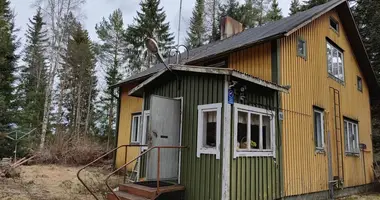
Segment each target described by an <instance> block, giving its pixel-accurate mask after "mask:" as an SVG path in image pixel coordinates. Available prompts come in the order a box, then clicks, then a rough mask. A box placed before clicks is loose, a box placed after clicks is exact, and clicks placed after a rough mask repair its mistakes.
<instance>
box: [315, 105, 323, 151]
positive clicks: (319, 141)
mask: <svg viewBox="0 0 380 200" xmlns="http://www.w3.org/2000/svg"><path fill="white" fill-rule="evenodd" d="M314 140H315V148H316V149H317V150H324V148H325V138H324V114H323V110H321V109H318V108H314Z"/></svg>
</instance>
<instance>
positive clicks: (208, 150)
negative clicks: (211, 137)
mask: <svg viewBox="0 0 380 200" xmlns="http://www.w3.org/2000/svg"><path fill="white" fill-rule="evenodd" d="M202 154H204V155H216V159H219V156H218V151H217V150H216V147H215V148H200V149H199V150H198V153H197V157H198V158H200V157H201V155H202Z"/></svg>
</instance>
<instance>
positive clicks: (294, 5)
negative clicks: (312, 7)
mask: <svg viewBox="0 0 380 200" xmlns="http://www.w3.org/2000/svg"><path fill="white" fill-rule="evenodd" d="M300 10H301V4H300V1H299V0H292V2H291V3H290V9H289V11H290V12H289V15H294V14H296V13H297V12H299V11H300Z"/></svg>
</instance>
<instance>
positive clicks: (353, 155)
mask: <svg viewBox="0 0 380 200" xmlns="http://www.w3.org/2000/svg"><path fill="white" fill-rule="evenodd" d="M346 156H351V157H360V153H358V152H346Z"/></svg>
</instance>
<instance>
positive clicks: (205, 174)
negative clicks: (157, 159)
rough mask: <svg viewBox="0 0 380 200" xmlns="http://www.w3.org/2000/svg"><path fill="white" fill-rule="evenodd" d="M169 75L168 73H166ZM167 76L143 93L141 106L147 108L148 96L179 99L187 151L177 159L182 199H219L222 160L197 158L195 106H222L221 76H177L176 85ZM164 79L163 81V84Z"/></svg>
mask: <svg viewBox="0 0 380 200" xmlns="http://www.w3.org/2000/svg"><path fill="white" fill-rule="evenodd" d="M169 75H171V74H169ZM170 77H173V76H172V75H171V76H166V77H165V76H164V77H160V78H159V80H158V81H161V82H155V83H153V84H151V85H154V88H152V89H146V90H145V91H146V92H145V97H146V98H145V100H144V103H145V107H144V109H149V104H150V99H149V96H150V95H152V94H154V95H159V96H165V97H171V98H175V97H183V123H182V145H183V146H187V147H188V149H184V150H183V151H182V156H181V158H182V159H181V184H182V185H184V186H185V187H186V192H185V199H197V200H210V199H215V200H216V199H221V187H222V186H221V184H222V178H221V176H222V158H221V159H219V160H217V159H216V156H215V155H201V157H200V158H198V157H197V127H198V124H197V121H198V120H197V118H198V115H197V113H198V110H197V106H198V105H202V104H211V103H222V102H223V86H224V76H220V75H219V76H218V75H201V74H195V73H194V74H192V73H187V74H186V75H185V76H180V83H181V86H180V88H178V85H177V84H178V82H177V81H175V80H172V81H168V80H170ZM163 80H165V81H163Z"/></svg>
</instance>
